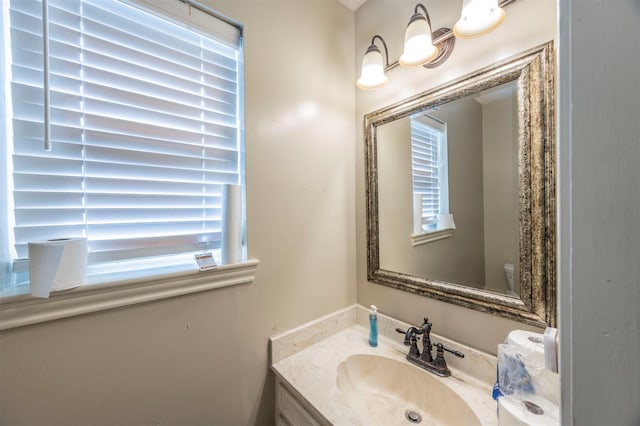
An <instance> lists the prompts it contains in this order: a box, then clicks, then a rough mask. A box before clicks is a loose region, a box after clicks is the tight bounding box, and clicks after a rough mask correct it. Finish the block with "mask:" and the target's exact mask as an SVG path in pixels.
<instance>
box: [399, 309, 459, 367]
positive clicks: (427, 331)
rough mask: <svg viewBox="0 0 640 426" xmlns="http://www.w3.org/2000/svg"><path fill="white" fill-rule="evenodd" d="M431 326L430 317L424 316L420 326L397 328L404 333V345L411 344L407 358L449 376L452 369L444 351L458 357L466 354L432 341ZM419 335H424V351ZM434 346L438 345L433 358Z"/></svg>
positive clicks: (418, 364) (419, 365) (420, 365)
mask: <svg viewBox="0 0 640 426" xmlns="http://www.w3.org/2000/svg"><path fill="white" fill-rule="evenodd" d="M431 327H432V324H431V323H430V322H429V319H428V318H424V321H423V323H422V325H421V326H420V327H409V328H408V329H407V330H403V329H401V328H396V331H397V332H398V333H402V334H404V345H405V346H409V353H408V354H407V357H406V358H407V360H408V361H409V362H411V363H413V364H415V365H417V366H418V367H421V368H423V369H425V370H427V371H430V372H432V373H434V374H436V375H438V376H441V377H448V376H450V375H451V370H449V367H447V361H446V360H445V359H444V352H445V351H447V352H449V353H452V354H453V355H455V356H457V357H458V358H464V354H463V353H462V352H460V351H455V350H453V349H450V348H447V347H446V346H444V345H443V344H442V343H436V344H435V345H434V344H432V343H431ZM418 335H423V337H422V353H421V352H420V350H419V349H418V343H417V342H418V339H419V337H418ZM433 346H435V347H436V357H435V358H433V355H432V354H431V350H432V349H433Z"/></svg>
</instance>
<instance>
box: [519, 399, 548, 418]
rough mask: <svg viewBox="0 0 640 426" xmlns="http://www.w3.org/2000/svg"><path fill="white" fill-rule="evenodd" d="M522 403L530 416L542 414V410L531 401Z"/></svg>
mask: <svg viewBox="0 0 640 426" xmlns="http://www.w3.org/2000/svg"><path fill="white" fill-rule="evenodd" d="M522 403H523V404H524V406H525V407H526V408H527V410H528V411H529V412H530V413H531V414H535V415H537V416H540V415H542V414H544V410H543V409H542V407H540V406H539V405H538V404H534V403H533V402H531V401H522Z"/></svg>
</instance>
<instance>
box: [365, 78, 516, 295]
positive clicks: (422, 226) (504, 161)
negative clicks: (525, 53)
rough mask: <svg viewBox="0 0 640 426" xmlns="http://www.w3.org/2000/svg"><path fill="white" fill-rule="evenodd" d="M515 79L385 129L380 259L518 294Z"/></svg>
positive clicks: (392, 266)
mask: <svg viewBox="0 0 640 426" xmlns="http://www.w3.org/2000/svg"><path fill="white" fill-rule="evenodd" d="M517 117H518V116H517V98H516V82H515V81H511V82H508V83H505V84H502V85H500V86H497V87H492V88H489V89H486V90H483V91H481V92H478V93H474V94H471V95H468V96H465V97H462V98H459V99H455V100H453V101H452V102H449V103H446V104H443V105H439V106H436V107H431V108H427V109H425V110H423V111H420V112H417V113H415V114H413V115H411V116H409V117H404V118H402V119H398V120H395V121H393V122H390V123H386V124H383V125H381V126H379V127H378V128H377V133H378V134H377V136H378V138H377V142H378V185H379V186H378V203H379V204H378V214H379V221H380V267H381V268H382V269H387V270H390V271H400V272H404V273H407V274H410V275H416V276H419V277H423V278H428V279H433V280H438V281H446V282H451V283H457V284H462V285H466V286H471V287H475V288H479V289H485V290H490V291H495V292H498V293H503V294H506V295H510V296H515V297H519V287H520V286H519V281H518V274H517V270H516V269H517V260H518V167H517V164H518V163H517V161H518V159H517V153H518V150H517V148H518V122H517Z"/></svg>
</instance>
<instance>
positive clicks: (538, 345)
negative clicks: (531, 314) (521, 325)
mask: <svg viewBox="0 0 640 426" xmlns="http://www.w3.org/2000/svg"><path fill="white" fill-rule="evenodd" d="M505 342H506V343H505V344H504V345H498V363H499V366H498V371H499V372H500V371H503V376H506V377H509V376H510V378H511V382H512V383H516V382H514V379H516V378H519V377H525V378H527V380H528V381H529V383H530V384H531V392H532V393H535V394H536V395H540V396H542V397H544V398H546V399H547V400H549V401H551V402H554V403H555V402H559V401H560V377H559V375H558V373H556V372H553V371H550V370H548V369H546V368H545V359H544V358H545V357H544V335H542V334H540V333H534V332H531V331H525V330H514V331H512V332H510V333H509V335H508V336H507V339H506V341H505ZM514 359H517V360H518V362H519V363H521V367H522V368H523V369H524V372H525V374H524V375H523V374H521V373H518V372H515V371H504V369H509V368H511V369H512V368H513V366H514V365H518V364H517V363H514V362H513V360H514ZM505 360H509V361H511V362H507V363H505ZM516 390H517V389H516ZM505 393H506V392H505Z"/></svg>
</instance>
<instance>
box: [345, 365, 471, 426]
mask: <svg viewBox="0 0 640 426" xmlns="http://www.w3.org/2000/svg"><path fill="white" fill-rule="evenodd" d="M443 380H455V379H454V378H445V379H440V378H438V377H436V376H435V375H433V374H431V373H429V372H427V371H423V370H421V369H419V368H418V367H415V366H413V365H411V364H409V363H408V362H404V361H399V360H395V359H391V358H386V357H382V356H376V355H352V356H350V357H349V358H347V359H346V360H345V361H343V362H342V363H340V364H339V365H338V378H337V385H338V389H340V391H342V393H343V394H344V395H345V397H346V399H347V402H348V404H349V405H350V406H351V408H352V409H353V410H354V411H355V412H356V413H357V415H358V417H359V419H360V420H361V424H384V425H404V426H406V425H410V424H412V423H417V422H416V421H415V419H417V417H418V416H419V417H421V424H423V425H465V426H472V425H481V423H480V420H479V419H478V417H477V416H476V415H475V414H474V412H473V411H472V410H471V408H470V407H469V406H468V405H467V404H466V403H465V401H464V400H463V399H462V398H461V397H460V396H459V395H458V394H457V393H455V392H454V391H453V390H451V389H450V388H449V387H448V386H447V385H445V384H444V383H442V381H443ZM416 415H417V416H416ZM410 418H413V419H414V421H412V420H410Z"/></svg>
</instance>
